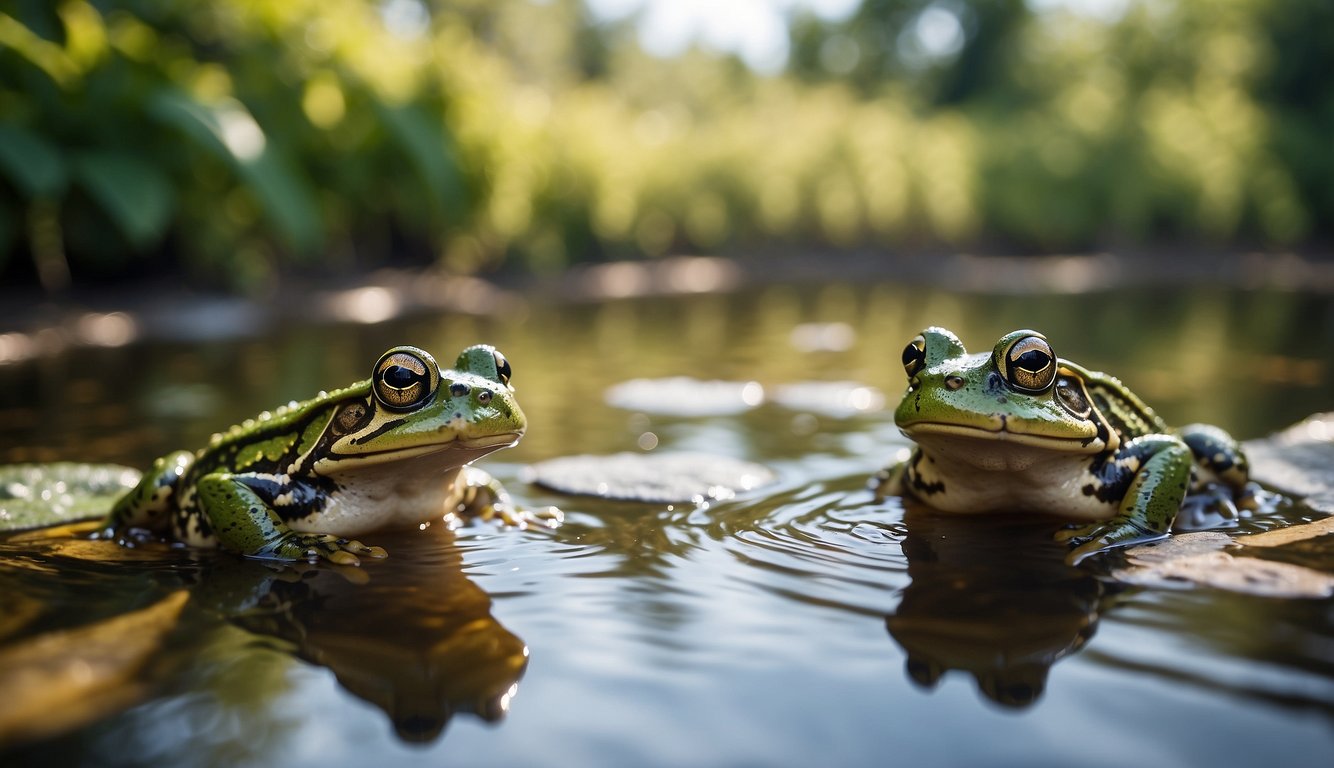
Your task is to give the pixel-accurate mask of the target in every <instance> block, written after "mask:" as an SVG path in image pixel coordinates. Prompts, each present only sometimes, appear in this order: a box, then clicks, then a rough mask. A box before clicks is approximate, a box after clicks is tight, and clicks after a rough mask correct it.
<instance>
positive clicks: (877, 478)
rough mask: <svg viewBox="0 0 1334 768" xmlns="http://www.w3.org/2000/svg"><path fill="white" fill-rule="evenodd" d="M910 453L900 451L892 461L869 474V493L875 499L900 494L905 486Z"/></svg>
mask: <svg viewBox="0 0 1334 768" xmlns="http://www.w3.org/2000/svg"><path fill="white" fill-rule="evenodd" d="M912 455H913V454H912V453H909V452H908V451H907V450H904V451H901V452H900V455H899V457H898V458H897V459H896V460H895V461H894V463H892V464H890V465H889V466H887V467H885V468H884V469H882V470H880V471H879V472H876V473H875V474H874V475H872V476H871V482H870V486H871V493H873V494H875V498H876V500H877V501H879V500H880V499H884V498H887V497H889V496H902V495H903V489H904V487H905V482H906V475H907V472H908V463H909V461H910V459H911V457H912Z"/></svg>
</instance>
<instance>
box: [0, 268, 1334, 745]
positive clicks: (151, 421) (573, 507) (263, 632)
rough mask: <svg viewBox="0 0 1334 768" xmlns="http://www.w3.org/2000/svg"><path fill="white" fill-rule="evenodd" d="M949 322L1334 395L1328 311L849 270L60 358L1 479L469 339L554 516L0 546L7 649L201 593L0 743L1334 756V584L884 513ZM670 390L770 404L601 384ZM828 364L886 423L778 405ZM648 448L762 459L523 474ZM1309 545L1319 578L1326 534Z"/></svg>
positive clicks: (1142, 385) (1097, 363)
mask: <svg viewBox="0 0 1334 768" xmlns="http://www.w3.org/2000/svg"><path fill="white" fill-rule="evenodd" d="M928 324H939V325H944V326H946V327H949V328H951V329H952V330H954V331H955V332H956V333H958V334H959V335H960V337H961V338H962V339H963V341H964V342H965V344H967V345H968V346H969V348H970V350H972V351H985V350H987V349H990V347H991V346H992V344H993V343H994V341H995V340H996V339H997V338H998V337H999V336H1000V335H1002V334H1003V333H1005V332H1007V331H1009V330H1012V329H1015V328H1021V327H1031V328H1036V329H1039V330H1042V331H1043V332H1044V333H1046V334H1047V336H1048V337H1049V338H1050V340H1051V342H1052V344H1053V346H1054V347H1055V349H1056V351H1057V353H1058V354H1060V355H1062V356H1064V357H1068V358H1071V359H1074V360H1076V361H1079V362H1081V363H1083V364H1084V365H1086V366H1088V367H1090V368H1093V369H1102V370H1107V371H1108V372H1110V373H1113V374H1115V375H1117V376H1118V377H1120V378H1121V379H1122V380H1123V381H1125V382H1126V383H1127V384H1128V385H1129V386H1131V387H1132V388H1133V389H1134V390H1135V391H1136V392H1138V393H1139V394H1140V395H1142V396H1143V397H1144V398H1145V399H1146V400H1148V401H1149V402H1150V404H1152V405H1153V406H1154V407H1155V408H1157V409H1158V411H1159V412H1160V414H1162V415H1163V416H1164V417H1165V418H1167V419H1168V420H1169V421H1170V422H1172V423H1176V424H1181V423H1186V422H1190V421H1197V420H1198V421H1208V422H1211V423H1216V424H1219V425H1221V426H1223V427H1225V428H1227V429H1229V430H1231V431H1232V432H1233V433H1234V434H1236V435H1237V436H1238V437H1241V438H1251V437H1257V436H1261V435H1264V434H1266V433H1268V432H1271V431H1273V430H1276V429H1278V428H1281V427H1283V426H1286V425H1287V424H1289V423H1291V422H1293V421H1296V420H1298V419H1300V418H1301V417H1303V416H1305V415H1307V414H1309V413H1311V412H1314V411H1317V410H1322V409H1328V408H1329V407H1330V406H1331V404H1332V403H1331V401H1330V399H1329V394H1328V393H1329V391H1330V381H1331V378H1332V376H1331V365H1334V307H1331V304H1330V302H1329V301H1328V300H1327V298H1324V297H1319V296H1304V295H1301V294H1292V293H1281V292H1240V291H1225V290H1215V289H1201V290H1198V291H1193V292H1189V293H1185V294H1183V293H1180V292H1166V291H1164V292H1156V293H1155V292H1152V291H1149V292H1144V291H1136V292H1126V293H1093V294H1084V295H1078V296H1055V297H1043V298H1037V297H1031V296H986V295H951V294H945V293H939V292H932V291H923V290H920V289H906V288H900V287H894V286H848V285H837V284H835V285H830V286H824V287H807V288H793V287H783V286H778V287H768V288H764V289H759V290H754V291H749V292H742V293H738V294H731V295H704V296H693V297H677V298H661V299H650V300H634V301H631V300H623V301H608V302H602V303H590V304H580V305H574V306H570V305H556V304H547V303H543V302H540V301H535V302H530V303H528V304H526V305H525V306H523V307H521V308H519V309H518V310H516V311H515V312H513V313H511V314H510V315H507V316H497V317H467V316H430V317H417V318H414V319H410V320H403V321H395V322H391V323H383V324H378V325H347V326H322V327H296V328H290V329H286V330H282V331H279V332H275V333H273V334H271V335H266V336H264V337H263V338H250V339H241V340H236V341H230V342H227V341H224V342H216V343H209V344H205V345H201V344H198V343H186V342H171V341H158V342H152V343H142V344H137V345H132V346H129V347H124V348H119V349H71V350H68V351H66V352H64V353H62V354H60V355H58V356H54V357H46V358H38V359H35V360H31V361H28V362H26V363H23V364H17V365H11V366H8V367H0V460H3V461H30V460H54V459H67V460H80V461H115V462H120V463H126V464H131V465H136V466H145V465H146V464H147V463H148V462H149V461H150V460H151V459H152V458H153V457H154V456H156V455H158V454H160V453H163V452H166V451H168V450H171V449H175V448H180V447H187V446H188V447H194V446H197V445H200V444H202V443H203V441H205V440H207V437H208V435H209V434H210V433H211V432H213V431H215V430H217V429H220V428H222V427H225V426H227V425H229V424H231V423H233V422H236V421H239V420H241V419H244V418H246V417H248V416H251V415H253V414H254V413H256V412H258V411H259V410H262V409H265V408H270V407H273V406H275V405H277V404H280V403H283V402H286V401H288V400H290V399H294V398H295V399H300V398H304V397H308V396H310V395H311V394H313V393H314V392H316V391H318V390H320V389H326V388H330V387H334V386H339V385H342V384H344V383H347V382H350V381H353V380H355V379H359V378H364V377H365V376H366V375H367V373H368V371H369V367H370V365H371V364H372V363H373V362H374V361H375V359H376V358H377V357H378V356H379V354H380V353H381V352H382V351H383V350H384V349H385V348H387V347H388V346H391V345H393V344H399V343H412V344H417V345H419V346H422V347H424V348H426V349H428V350H430V351H432V352H433V353H435V355H436V356H437V358H439V359H442V360H448V359H452V357H453V355H454V354H456V353H457V351H458V350H460V349H462V348H463V347H464V346H466V345H468V344H471V343H474V342H477V341H486V342H490V343H493V344H495V345H497V346H498V347H499V348H501V349H502V350H503V351H504V352H505V354H506V355H507V356H508V357H509V359H510V360H511V362H512V363H513V366H514V383H515V385H516V387H517V389H518V398H519V401H520V402H521V404H522V405H523V408H524V409H525V411H526V413H527V415H528V417H529V422H530V430H529V434H528V435H527V436H526V437H525V438H524V440H523V442H522V443H521V444H520V445H519V446H518V447H517V448H515V449H512V450H509V451H505V452H502V453H499V454H496V455H494V456H492V457H489V458H487V459H484V460H483V461H482V466H484V467H486V468H488V469H489V470H491V471H492V472H493V473H495V474H497V475H498V476H499V477H500V478H501V479H502V480H503V481H505V482H506V484H507V486H508V488H509V489H510V491H511V492H512V493H513V494H514V496H515V497H516V499H517V500H518V501H519V503H520V504H523V505H529V506H538V505H546V504H556V505H558V506H560V507H561V508H562V509H564V510H565V512H566V515H567V522H566V524H565V525H564V526H563V527H561V528H559V529H557V530H555V531H538V530H532V531H514V530H499V529H496V528H493V527H488V526H470V527H466V528H463V529H460V530H458V531H448V530H442V529H440V528H439V527H438V526H437V527H435V528H433V529H430V530H427V531H424V532H409V533H383V534H377V535H368V536H366V537H364V539H365V540H366V541H368V542H371V543H375V544H380V545H383V546H385V547H386V548H387V549H388V550H389V551H390V553H391V557H390V558H389V559H388V560H385V561H383V562H372V563H367V564H366V565H365V566H364V567H362V568H360V569H353V570H347V569H334V568H327V567H325V568H304V567H303V568H300V569H288V570H275V569H273V568H268V567H265V566H263V565H260V564H256V563H251V562H245V561H240V560H238V559H236V558H233V557H231V556H228V555H219V554H212V553H192V552H188V551H183V550H178V549H171V548H168V547H154V546H149V547H146V548H143V549H140V550H131V551H126V550H118V549H117V548H115V546H114V545H112V544H110V543H106V542H85V541H81V540H79V539H75V538H70V537H68V536H66V537H59V536H56V537H52V536H47V537H33V536H25V537H11V538H10V539H8V540H5V541H0V593H3V594H5V595H6V597H5V598H4V599H3V600H0V609H3V611H4V613H5V615H6V616H8V617H9V619H10V621H9V622H8V623H6V624H3V625H0V628H3V629H4V630H5V631H6V632H7V633H8V634H7V635H6V636H5V637H4V639H3V640H0V643H3V645H0V651H3V650H4V648H6V647H7V648H13V647H15V646H16V645H18V644H21V643H23V642H25V641H28V640H32V639H33V638H37V637H43V636H49V635H50V634H51V633H52V632H55V631H57V630H61V629H73V628H77V627H87V626H89V625H96V624H97V623H98V622H100V621H105V620H108V619H111V618H114V617H116V616H120V615H124V614H126V613H127V612H131V611H136V610H152V609H153V606H157V605H161V604H162V603H161V601H162V600H164V599H169V598H170V596H172V595H174V594H177V593H179V592H180V591H181V590H185V592H186V594H188V601H187V602H186V603H185V606H184V608H183V609H181V610H180V613H179V617H178V618H176V619H175V620H174V621H172V622H169V623H166V624H167V626H166V630H164V631H165V634H164V638H163V640H162V641H161V643H160V645H159V646H158V647H156V648H155V649H151V653H149V655H148V659H147V661H145V662H144V663H142V665H139V666H136V667H135V668H134V669H133V670H132V672H131V673H130V674H128V675H127V677H126V679H124V680H120V681H119V682H117V683H116V685H115V686H112V692H113V693H114V694H115V695H116V696H118V697H119V698H118V699H117V700H115V701H113V703H112V704H111V705H109V706H107V707H106V708H105V711H103V712H101V713H100V714H98V715H97V716H96V717H95V718H93V719H92V720H91V722H87V723H83V724H80V725H77V726H75V727H73V728H72V730H64V731H62V732H59V733H54V734H52V735H49V736H48V737H46V738H43V739H40V740H37V741H33V742H29V743H26V744H22V745H17V746H11V747H10V749H9V754H8V756H7V757H6V760H5V762H6V764H12V763H10V760H15V761H16V762H17V763H19V764H27V763H33V764H36V763H41V762H48V761H51V760H57V759H58V760H60V761H61V762H63V763H65V764H71V765H73V764H86V765H133V764H155V765H163V764H173V765H201V766H212V765H219V766H221V765H277V764H282V765H321V766H328V765H362V764H365V763H367V762H377V761H378V762H382V763H386V764H402V765H428V764H429V765H438V764H441V763H445V762H447V763H452V764H464V765H475V764H496V765H579V766H600V765H606V766H619V765H683V764H686V765H816V764H824V765H883V764H886V763H897V764H908V765H1025V766H1033V765H1052V766H1058V765H1060V766H1063V765H1070V764H1074V763H1078V764H1081V765H1107V766H1121V765H1127V764H1136V765H1141V766H1145V765H1147V766H1157V765H1162V766H1175V765H1247V764H1270V763H1273V762H1275V761H1276V760H1277V761H1279V762H1283V761H1284V759H1285V758H1288V759H1291V758H1290V756H1296V755H1308V756H1310V755H1319V754H1330V753H1331V749H1332V748H1334V728H1332V727H1331V726H1332V725H1334V722H1332V716H1334V651H1332V650H1331V648H1334V611H1332V610H1331V607H1332V606H1331V602H1330V600H1273V599H1266V598H1261V597H1254V596H1247V595H1238V594H1232V593H1226V592H1221V591H1216V590H1209V589H1183V590H1158V589H1130V588H1126V587H1124V586H1121V585H1117V584H1115V583H1113V582H1111V581H1109V580H1107V579H1105V578H1102V576H1104V575H1105V574H1106V572H1107V568H1106V566H1105V565H1104V564H1102V563H1099V562H1093V563H1090V564H1088V565H1086V566H1084V567H1081V568H1071V567H1069V566H1066V565H1065V564H1064V563H1063V561H1062V554H1063V552H1062V550H1061V548H1060V547H1058V546H1056V545H1054V544H1052V543H1051V542H1050V538H1049V537H1050V534H1051V532H1052V530H1053V529H1054V527H1055V524H1054V523H1051V522H1049V521H1045V520H1031V519H1022V518H997V519H987V520H973V519H962V520H961V519H957V518H942V517H940V516H937V515H933V514H931V513H930V512H929V511H924V510H921V509H906V510H905V508H904V506H903V504H901V503H900V502H899V500H897V499H888V500H883V501H876V500H874V499H873V498H872V496H871V494H870V493H869V492H868V491H867V490H866V481H867V478H868V477H869V476H870V475H871V474H872V473H873V472H875V471H876V470H877V469H879V468H880V467H881V466H882V465H883V464H884V463H885V462H886V461H887V460H888V459H889V458H890V457H891V456H892V455H893V454H894V453H895V452H896V451H897V450H899V449H901V448H903V447H905V445H906V443H905V442H904V440H903V438H902V437H900V436H899V435H898V433H897V430H896V429H895V428H894V427H893V424H892V415H891V411H892V407H893V405H894V404H895V403H896V402H897V398H898V396H899V393H900V392H901V388H902V386H903V384H904V381H903V372H902V367H901V363H900V352H901V350H902V348H903V345H904V344H905V343H906V341H907V340H908V339H909V338H911V337H912V336H913V335H915V334H916V333H917V332H918V331H919V330H920V329H921V328H922V327H923V326H925V325H928ZM679 375H685V376H690V377H693V378H695V379H699V380H704V381H714V380H720V381H728V382H751V381H753V382H757V383H758V385H759V386H760V387H761V388H762V390H763V391H764V392H765V394H766V396H767V397H766V399H765V401H764V402H761V403H760V404H758V405H754V406H753V407H743V408H740V409H732V410H730V411H729V412H726V413H713V414H710V415H705V416H698V417H696V416H690V415H682V414H680V413H678V412H673V411H672V410H671V409H670V408H667V407H663V408H653V407H644V408H639V409H633V408H632V409H627V408H621V407H616V406H613V405H610V404H609V403H608V401H607V398H606V395H605V393H606V390H607V389H608V388H609V387H611V386H613V385H616V384H620V383H623V382H626V381H630V380H633V379H642V378H648V379H654V378H661V377H670V376H679ZM808 382H857V383H860V384H863V385H866V386H868V387H873V388H876V389H877V390H879V391H880V392H883V394H884V398H885V400H886V405H885V407H883V408H871V409H868V410H857V409H855V408H854V409H847V408H842V407H838V404H837V403H831V402H829V400H828V397H832V395H829V396H828V397H825V398H822V397H821V396H820V395H821V393H822V392H823V393H825V394H826V395H828V393H829V392H830V391H831V390H828V389H821V388H807V389H804V390H797V392H799V393H802V392H804V393H806V394H805V395H804V397H805V399H804V400H803V397H789V398H780V397H778V396H777V393H779V392H781V391H783V390H782V389H781V388H782V387H783V386H784V385H793V384H803V383H808ZM811 393H814V394H811ZM779 400H781V401H782V402H779ZM867 402H873V401H867ZM650 436H651V437H650ZM646 447H647V448H651V449H652V450H654V451H668V450H696V451H709V452H713V453H717V454H722V455H727V456H732V457H735V458H740V459H745V460H749V461H754V462H759V463H762V464H764V465H766V466H768V467H769V468H771V469H772V470H774V471H775V472H776V473H777V475H778V478H779V479H778V481H777V482H776V483H775V484H774V485H771V486H768V487H766V488H763V489H759V490H756V491H751V492H747V493H742V494H740V495H738V496H737V497H736V498H733V499H729V500H726V501H722V502H714V503H710V504H707V505H693V504H686V505H681V504H676V505H667V504H637V503H631V502H610V501H601V500H597V499H587V498H574V497H566V496H561V495H559V494H556V493H552V492H549V491H543V490H539V489H537V488H535V487H532V486H528V485H525V484H524V482H523V480H522V471H523V467H524V465H526V464H528V463H530V462H535V461H540V460H543V459H547V458H552V457H556V456H562V455H566V454H571V453H611V452H617V451H639V450H644V449H645V448H646ZM1308 516H1310V513H1309V512H1307V511H1304V510H1302V509H1301V508H1295V509H1291V510H1288V511H1286V512H1285V513H1284V516H1283V517H1281V518H1279V519H1265V520H1257V521H1253V522H1248V523H1246V525H1247V526H1248V527H1250V528H1254V529H1260V528H1266V527H1272V526H1274V525H1279V524H1284V523H1287V522H1294V521H1300V520H1302V519H1305V518H1306V517H1308ZM1326 549H1327V548H1326ZM1307 561H1308V564H1314V565H1317V566H1319V567H1323V568H1324V569H1325V570H1329V569H1330V563H1329V560H1328V552H1327V551H1326V552H1325V553H1324V554H1323V555H1322V554H1320V551H1319V550H1316V551H1315V554H1313V555H1310V556H1309V557H1308V558H1307ZM99 642H104V641H99ZM121 642H122V641H120V640H118V639H116V638H113V639H112V641H111V643H112V644H113V645H116V646H119V645H120V644H121ZM78 648H91V649H92V650H89V651H87V652H88V653H90V654H102V655H105V654H106V653H107V651H106V650H105V649H104V648H99V647H98V646H97V645H96V644H95V643H94V642H92V641H84V642H82V643H81V645H79V646H77V647H75V648H72V649H70V650H69V653H74V652H76V651H77V650H78ZM113 698H114V697H113Z"/></svg>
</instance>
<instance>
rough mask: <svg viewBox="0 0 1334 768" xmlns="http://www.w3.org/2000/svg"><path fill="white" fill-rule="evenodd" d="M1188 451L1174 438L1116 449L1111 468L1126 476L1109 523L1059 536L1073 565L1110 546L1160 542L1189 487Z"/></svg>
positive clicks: (1141, 441)
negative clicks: (1122, 493)
mask: <svg viewBox="0 0 1334 768" xmlns="http://www.w3.org/2000/svg"><path fill="white" fill-rule="evenodd" d="M1192 463H1193V462H1192V456H1191V451H1190V449H1189V448H1188V447H1186V444H1185V443H1184V442H1182V441H1181V440H1180V439H1178V438H1176V437H1173V436H1172V435H1145V436H1143V437H1137V438H1135V439H1134V440H1131V441H1130V442H1129V443H1127V444H1126V445H1125V446H1123V447H1122V448H1121V450H1119V451H1117V454H1116V458H1115V466H1116V467H1119V468H1121V469H1122V471H1124V472H1125V473H1126V476H1128V477H1129V478H1130V481H1129V485H1128V486H1127V487H1126V491H1125V494H1124V496H1123V497H1122V499H1121V506H1120V510H1119V512H1118V513H1117V515H1116V516H1115V517H1113V518H1111V519H1110V520H1104V521H1101V522H1097V523H1092V524H1089V525H1081V526H1077V527H1074V528H1070V529H1066V530H1064V531H1060V532H1058V533H1057V538H1058V539H1060V540H1062V541H1065V542H1068V543H1069V544H1070V545H1071V546H1073V547H1075V549H1074V551H1073V552H1071V555H1070V559H1071V560H1072V561H1074V562H1078V561H1079V560H1081V559H1083V558H1084V557H1087V556H1088V555H1091V554H1093V553H1095V552H1098V551H1101V550H1104V549H1108V548H1110V547H1117V546H1122V545H1125V544H1133V543H1137V542H1142V541H1149V540H1152V539H1158V538H1162V537H1163V536H1166V535H1167V532H1168V530H1170V529H1171V527H1172V521H1173V520H1174V519H1175V518H1176V515H1177V512H1178V510H1180V509H1181V501H1182V499H1184V498H1185V496H1186V487H1187V485H1188V484H1189V483H1190V476H1191V465H1192Z"/></svg>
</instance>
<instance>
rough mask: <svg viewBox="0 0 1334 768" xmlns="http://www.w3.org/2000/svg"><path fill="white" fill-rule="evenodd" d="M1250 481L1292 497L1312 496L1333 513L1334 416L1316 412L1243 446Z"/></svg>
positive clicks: (1333, 414)
mask: <svg viewBox="0 0 1334 768" xmlns="http://www.w3.org/2000/svg"><path fill="white" fill-rule="evenodd" d="M1243 447H1244V448H1245V451H1246V457H1247V458H1248V459H1250V462H1251V478H1252V479H1254V480H1256V481H1257V482H1259V483H1261V484H1263V485H1266V486H1268V487H1270V488H1274V489H1275V490H1278V491H1280V492H1282V493H1286V494H1289V495H1293V496H1304V497H1310V498H1311V499H1312V500H1313V501H1315V502H1316V503H1314V504H1312V506H1313V507H1316V508H1318V509H1320V511H1322V512H1323V511H1329V512H1334V504H1331V501H1334V413H1317V414H1315V415H1314V416H1311V417H1310V418H1307V419H1306V420H1304V421H1301V422H1299V423H1297V424H1294V425H1292V426H1291V427H1288V428H1287V429H1285V430H1283V431H1282V432H1279V433H1277V434H1275V435H1272V436H1270V437H1267V438H1264V439H1263V440H1248V441H1246V443H1245V445H1244V446H1243Z"/></svg>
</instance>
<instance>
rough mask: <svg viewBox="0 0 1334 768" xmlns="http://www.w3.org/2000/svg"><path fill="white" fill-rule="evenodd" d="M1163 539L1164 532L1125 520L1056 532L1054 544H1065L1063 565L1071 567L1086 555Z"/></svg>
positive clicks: (1122, 518)
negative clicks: (1065, 551)
mask: <svg viewBox="0 0 1334 768" xmlns="http://www.w3.org/2000/svg"><path fill="white" fill-rule="evenodd" d="M1166 536H1167V533H1166V532H1165V531H1155V530H1151V529H1149V528H1147V527H1145V526H1144V525H1142V524H1140V523H1139V522H1137V521H1135V520H1133V519H1131V518H1128V517H1114V518H1112V519H1111V520H1103V521H1100V522H1097V523H1088V524H1084V525H1080V524H1074V525H1070V526H1066V527H1065V528H1063V529H1061V530H1059V531H1057V532H1056V540H1057V541H1061V542H1065V543H1066V544H1069V545H1070V547H1071V549H1070V554H1069V555H1068V556H1067V557H1066V561H1067V562H1069V563H1070V564H1071V565H1074V564H1076V563H1078V562H1079V561H1081V560H1083V559H1084V558H1086V557H1088V556H1089V555H1093V554H1097V553H1098V552H1102V551H1104V550H1108V549H1113V548H1115V547H1124V546H1126V545H1128V544H1142V543H1144V542H1146V541H1154V540H1155V539H1161V538H1164V537H1166Z"/></svg>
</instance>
